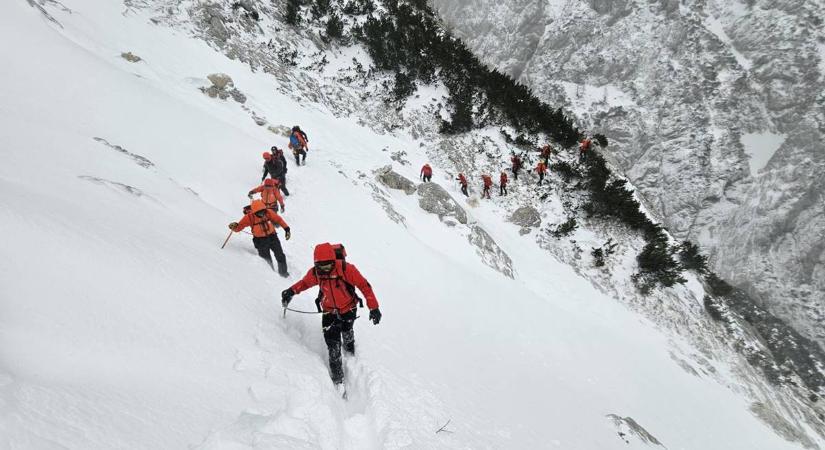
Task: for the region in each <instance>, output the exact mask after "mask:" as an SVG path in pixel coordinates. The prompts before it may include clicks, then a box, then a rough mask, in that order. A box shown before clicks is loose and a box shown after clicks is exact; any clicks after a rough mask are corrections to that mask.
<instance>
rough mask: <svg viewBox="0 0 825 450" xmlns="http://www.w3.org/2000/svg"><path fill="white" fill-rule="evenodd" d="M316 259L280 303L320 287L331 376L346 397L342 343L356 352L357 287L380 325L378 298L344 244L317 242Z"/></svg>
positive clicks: (346, 348) (346, 349)
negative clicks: (348, 255)
mask: <svg viewBox="0 0 825 450" xmlns="http://www.w3.org/2000/svg"><path fill="white" fill-rule="evenodd" d="M313 259H314V261H315V264H314V265H313V267H311V268H310V269H309V270H308V271H307V273H306V275H304V277H303V278H302V279H301V280H300V281H298V282H297V283H295V284H293V285H292V286H291V287H290V288H288V289H286V290H284V291H283V292H281V305H283V307H284V308H286V307H288V306H289V302H290V301H291V300H292V297H293V296H295V295H296V294H300V293H301V292H303V291H305V290H307V289H309V288H311V287H313V286H319V287H320V291H321V295H320V298H321V301H320V309H321V311H322V312H323V317H322V318H321V328H322V329H323V331H324V341H325V342H326V344H327V350H328V352H329V369H330V377H331V378H332V382H333V383H334V384H335V387H336V389H338V390H339V392H341V393H342V395H344V397H346V391H345V389H344V386H343V383H344V368H343V364H342V361H341V347H342V343H343V349H344V351H345V352H346V353H347V354H349V355H354V354H355V333H354V331H353V329H352V326H353V323H354V322H355V319H356V318H357V314H356V313H357V307H358V304H359V300H360V299H359V297H358V295H357V294H356V292H355V288H358V290H360V291H361V292H362V293H363V294H364V298H365V299H366V300H367V308H369V310H370V314H369V320H371V321H372V323H373V324H375V325H378V323H379V322H380V321H381V311H380V310H379V309H378V300H377V299H376V298H375V293H374V292H373V291H372V286H370V283H369V282H368V281H367V279H366V278H364V276H363V275H361V272H359V271H358V268H357V267H355V265H354V264H351V263H348V262H347V261H346V251H345V250H344V246H343V245H341V244H338V245H332V244H330V243H328V242H327V243H323V244H318V245H316V246H315V251H314V254H313Z"/></svg>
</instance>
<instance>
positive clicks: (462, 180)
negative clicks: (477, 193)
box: [456, 173, 470, 197]
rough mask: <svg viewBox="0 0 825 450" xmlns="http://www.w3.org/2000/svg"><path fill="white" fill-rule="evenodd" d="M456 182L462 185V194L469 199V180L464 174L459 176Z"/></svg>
mask: <svg viewBox="0 0 825 450" xmlns="http://www.w3.org/2000/svg"><path fill="white" fill-rule="evenodd" d="M456 180H457V181H458V182H459V184H461V193H462V194H464V196H465V197H469V196H470V193H469V192H467V178H466V177H465V176H464V174H463V173H459V174H458V178H456Z"/></svg>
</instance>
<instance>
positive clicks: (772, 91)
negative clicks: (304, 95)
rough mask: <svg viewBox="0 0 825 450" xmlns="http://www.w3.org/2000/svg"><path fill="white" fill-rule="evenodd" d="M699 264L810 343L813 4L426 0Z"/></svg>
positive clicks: (815, 84)
mask: <svg viewBox="0 0 825 450" xmlns="http://www.w3.org/2000/svg"><path fill="white" fill-rule="evenodd" d="M432 4H433V6H434V7H435V9H436V10H437V11H438V13H439V14H440V15H441V17H442V18H443V19H444V20H445V22H446V24H447V26H448V28H450V29H451V31H452V32H453V33H454V34H456V35H457V36H458V37H460V38H462V39H463V40H464V41H465V42H466V43H467V44H468V45H469V46H470V48H471V49H472V50H473V51H475V52H476V53H477V54H478V55H479V56H481V57H482V58H483V59H484V60H485V62H487V63H489V64H491V65H493V66H496V67H498V68H500V69H502V70H504V71H506V72H508V73H510V74H511V75H513V76H514V77H516V78H517V79H519V80H520V81H521V82H523V83H525V84H526V85H528V86H530V87H531V88H532V89H533V90H534V91H535V92H536V93H537V94H538V95H539V97H540V98H542V99H543V100H546V101H548V102H549V103H551V104H563V105H565V107H566V108H567V109H568V110H570V111H572V112H574V113H575V115H576V116H577V117H578V119H579V123H581V124H583V126H584V127H585V128H586V130H587V131H589V132H600V133H604V134H605V135H607V137H608V138H609V140H610V145H609V147H608V149H609V150H610V153H611V155H612V157H613V159H614V161H615V163H617V164H618V165H619V166H620V167H621V168H622V169H623V170H624V171H625V173H626V174H627V175H628V176H629V177H630V179H631V180H632V181H633V183H634V184H635V185H636V186H637V187H638V188H639V189H640V191H641V193H642V194H643V195H644V198H645V200H646V203H647V205H648V206H649V207H650V208H651V209H652V210H653V211H655V213H656V214H657V215H659V216H660V218H661V219H662V220H663V221H664V222H665V223H666V224H667V226H668V227H669V229H670V230H671V231H672V232H673V233H674V234H675V235H677V236H678V237H680V238H687V239H691V240H695V241H697V242H699V243H700V244H701V245H702V247H703V248H704V249H705V251H706V252H708V253H709V254H710V256H711V261H712V266H713V269H714V270H716V271H717V272H718V273H719V274H720V275H722V276H723V277H725V278H727V279H729V280H731V281H732V282H733V283H735V284H737V285H739V286H740V287H743V288H744V289H745V290H746V291H748V292H749V293H750V294H751V295H752V296H754V297H755V298H757V299H759V300H760V301H762V302H763V303H764V304H765V305H766V306H767V307H769V309H771V310H772V311H773V312H774V313H776V314H777V315H779V316H780V317H783V318H785V319H787V320H789V321H790V322H791V323H793V324H794V325H795V326H796V327H797V328H798V329H799V330H800V331H802V332H803V333H804V334H807V335H808V336H810V337H811V338H813V339H815V340H816V341H818V342H819V344H820V345H821V346H823V347H825V331H823V330H825V326H823V325H825V231H823V230H825V197H824V196H823V192H825V144H823V138H825V93H824V92H825V89H824V88H825V75H824V74H825V32H823V30H825V26H823V19H822V16H823V13H825V2H823V1H821V0H808V1H789V0H786V1H781V0H749V1H744V2H740V1H736V0H734V1H721V0H697V1H686V2H681V3H680V2H677V1H672V0H662V1H657V2H642V1H634V0H611V1H605V0H589V1H586V2H571V1H563V0H553V1H546V0H513V1H509V2H496V1H493V0H433V1H432Z"/></svg>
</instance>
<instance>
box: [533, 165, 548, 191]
mask: <svg viewBox="0 0 825 450" xmlns="http://www.w3.org/2000/svg"><path fill="white" fill-rule="evenodd" d="M536 173H537V174H539V186H541V182H542V181H544V176H545V175H547V164H545V163H544V161H542V160H539V163H538V164H536Z"/></svg>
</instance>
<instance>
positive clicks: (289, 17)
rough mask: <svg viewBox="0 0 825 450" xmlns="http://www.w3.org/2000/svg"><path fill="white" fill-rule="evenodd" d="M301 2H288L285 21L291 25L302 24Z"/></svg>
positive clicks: (294, 0) (287, 0)
mask: <svg viewBox="0 0 825 450" xmlns="http://www.w3.org/2000/svg"><path fill="white" fill-rule="evenodd" d="M300 13H301V0H286V14H285V15H284V19H285V20H286V23H288V24H289V25H292V26H295V25H298V24H299V23H301V15H300Z"/></svg>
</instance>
